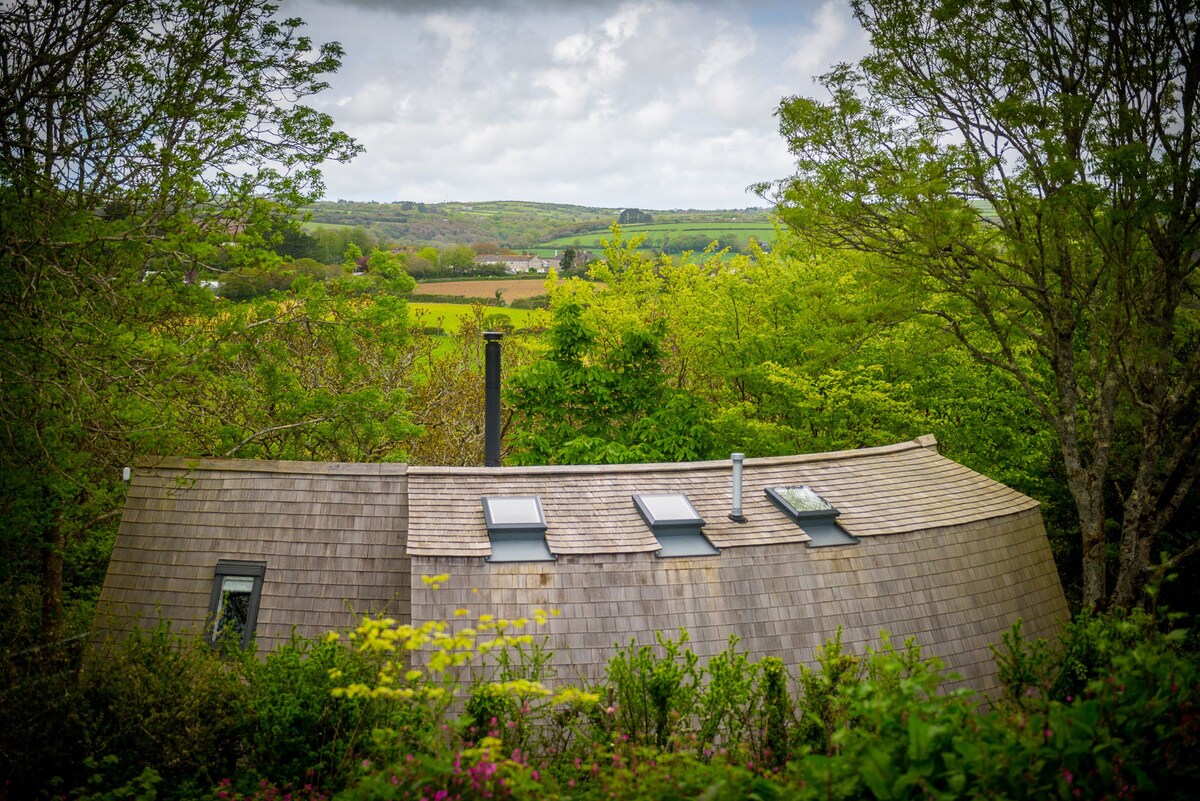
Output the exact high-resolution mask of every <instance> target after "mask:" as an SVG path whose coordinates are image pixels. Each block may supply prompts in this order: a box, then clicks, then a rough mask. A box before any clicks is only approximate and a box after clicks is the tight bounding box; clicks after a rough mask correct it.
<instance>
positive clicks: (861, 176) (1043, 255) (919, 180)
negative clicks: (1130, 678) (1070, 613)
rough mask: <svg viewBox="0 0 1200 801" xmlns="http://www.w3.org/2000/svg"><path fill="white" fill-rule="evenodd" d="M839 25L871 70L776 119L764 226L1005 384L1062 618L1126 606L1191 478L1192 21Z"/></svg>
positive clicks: (1194, 441)
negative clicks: (771, 198) (937, 326)
mask: <svg viewBox="0 0 1200 801" xmlns="http://www.w3.org/2000/svg"><path fill="white" fill-rule="evenodd" d="M854 9H855V14H856V16H857V17H858V20H859V21H860V22H861V24H862V25H863V26H864V27H865V29H866V30H867V32H868V33H869V34H870V36H871V41H872V45H873V47H874V52H873V53H872V54H871V55H870V56H868V57H867V58H865V59H863V60H862V61H861V62H859V63H858V64H857V65H841V66H838V67H837V68H835V69H834V70H833V71H832V72H830V73H829V74H827V75H825V76H823V78H822V83H823V85H824V86H825V88H826V89H827V90H828V91H829V93H830V99H829V100H828V101H827V102H818V101H815V100H811V99H808V98H803V97H791V98H787V99H785V100H784V101H783V103H782V105H781V107H780V111H779V115H780V120H781V123H780V129H781V132H782V134H783V136H784V137H785V138H786V139H787V141H788V144H789V147H790V148H791V150H792V152H793V153H794V154H795V156H796V159H797V172H796V175H795V176H794V177H792V178H790V179H787V180H784V181H781V182H780V183H779V184H777V185H776V188H777V194H776V195H775V198H776V199H777V200H778V202H779V204H780V211H781V213H782V214H783V216H784V218H785V220H786V221H787V222H788V223H789V224H790V225H791V226H792V227H793V228H795V230H796V231H798V232H799V233H800V234H801V235H803V236H805V237H808V238H810V239H813V240H816V241H818V242H821V243H826V244H831V245H834V246H837V247H845V248H852V249H857V250H862V251H867V252H871V253H876V254H880V255H882V256H883V257H885V260H886V261H885V263H886V264H888V265H889V266H890V267H891V268H892V270H893V272H892V274H893V275H894V277H896V278H897V279H898V280H899V281H901V282H905V283H909V284H919V285H921V286H922V287H924V288H925V289H928V290H930V291H931V295H930V296H929V297H930V300H929V302H928V303H927V304H926V305H925V306H924V307H923V310H924V311H926V312H928V313H930V314H932V315H934V316H935V317H936V318H937V319H939V320H940V321H941V323H942V324H943V325H944V327H945V328H946V329H947V330H948V331H950V332H952V333H953V334H954V335H955V336H956V337H957V338H958V340H959V341H960V342H961V344H962V345H963V346H964V347H965V348H966V349H967V350H968V351H969V352H970V353H971V354H972V355H973V357H974V358H976V359H978V360H979V361H981V362H983V363H986V364H988V365H991V366H993V367H995V368H997V369H1000V370H1003V371H1005V372H1006V373H1008V374H1009V375H1010V376H1012V378H1013V380H1015V381H1016V382H1017V383H1018V384H1019V385H1020V386H1021V388H1022V390H1023V392H1024V394H1025V396H1026V398H1027V399H1028V402H1029V403H1030V404H1031V406H1032V408H1033V409H1035V410H1036V412H1037V413H1038V414H1039V416H1040V417H1041V418H1042V419H1043V420H1044V421H1045V424H1046V425H1047V426H1048V427H1049V429H1050V430H1051V431H1052V432H1053V435H1054V438H1055V440H1056V443H1057V446H1058V448H1059V450H1060V453H1061V457H1062V463H1063V465H1064V469H1065V477H1066V484H1067V486H1068V488H1069V490H1070V494H1071V497H1072V499H1073V501H1074V504H1075V508H1076V511H1077V515H1078V520H1079V528H1080V532H1081V544H1082V568H1083V582H1082V583H1083V600H1084V602H1085V603H1086V604H1089V605H1101V604H1104V603H1106V602H1111V603H1113V604H1115V605H1118V606H1127V605H1129V604H1132V603H1133V602H1135V601H1136V600H1137V599H1138V598H1139V597H1140V592H1141V588H1142V586H1143V584H1144V582H1145V581H1146V578H1147V576H1148V571H1149V568H1150V564H1151V558H1152V556H1153V555H1154V554H1155V551H1156V548H1157V543H1159V542H1160V533H1162V532H1164V531H1171V532H1173V534H1174V536H1175V537H1176V538H1177V539H1178V538H1180V537H1183V538H1185V545H1184V546H1182V547H1179V548H1177V552H1176V553H1175V555H1174V556H1173V557H1172V558H1171V559H1170V560H1168V563H1167V564H1168V566H1170V565H1172V564H1175V563H1178V562H1179V561H1180V560H1181V559H1183V558H1185V557H1186V556H1188V555H1190V554H1193V553H1195V552H1196V551H1197V549H1200V542H1197V541H1196V537H1195V534H1196V532H1195V518H1194V517H1191V521H1190V522H1189V521H1188V517H1189V516H1190V515H1188V514H1186V513H1184V512H1181V510H1183V508H1184V504H1185V502H1186V500H1187V498H1188V497H1189V493H1190V492H1191V489H1192V487H1193V485H1194V483H1195V479H1196V474H1197V471H1198V470H1200V453H1198V448H1197V445H1198V443H1200V415H1198V414H1197V413H1196V410H1197V408H1200V396H1198V393H1200V315H1198V314H1197V311H1196V309H1197V306H1196V297H1197V289H1198V287H1197V278H1196V268H1197V264H1198V262H1197V259H1196V253H1197V252H1198V250H1200V217H1198V215H1197V201H1198V199H1200V170H1198V169H1197V165H1198V163H1200V148H1198V145H1197V135H1198V133H1200V123H1198V122H1197V112H1198V111H1200V107H1198V105H1197V98H1198V97H1200V91H1198V89H1200V48H1198V47H1196V42H1197V41H1198V40H1200V21H1198V17H1197V14H1196V9H1195V6H1194V4H1192V3H1187V2H1177V0H1147V2H1139V3H1125V2H1102V3H1096V2H1090V0H1089V1H1087V2H1084V1H1083V0H1049V1H1048V2H1032V1H1031V0H1011V1H1010V2H1003V3H994V2H986V1H985V0H961V1H960V2H953V3H950V2H941V0H919V1H918V2H911V1H910V0H903V1H901V0H856V1H855V2H854ZM761 189H762V191H763V192H764V193H767V192H769V191H770V189H769V188H768V187H762V188H761ZM1114 509H1116V510H1119V511H1118V512H1117V513H1116V517H1117V520H1116V525H1115V526H1114V532H1115V542H1113V543H1110V541H1109V536H1108V524H1107V521H1108V518H1109V516H1110V512H1112V511H1113V510H1114ZM1186 538H1190V540H1191V542H1190V544H1186ZM1110 544H1114V545H1115V546H1116V548H1115V550H1116V554H1117V555H1116V559H1115V562H1116V565H1115V567H1116V571H1115V572H1116V579H1115V583H1114V584H1110V583H1109V581H1108V572H1109V569H1110V567H1109V560H1108V553H1109V546H1110ZM1110 592H1111V595H1110Z"/></svg>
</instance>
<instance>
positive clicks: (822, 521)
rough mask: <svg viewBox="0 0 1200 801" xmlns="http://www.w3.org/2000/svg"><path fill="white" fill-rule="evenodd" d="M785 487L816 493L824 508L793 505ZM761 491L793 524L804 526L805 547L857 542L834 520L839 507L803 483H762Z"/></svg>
mask: <svg viewBox="0 0 1200 801" xmlns="http://www.w3.org/2000/svg"><path fill="white" fill-rule="evenodd" d="M789 490H799V491H802V492H805V493H808V494H811V495H813V496H815V497H816V499H817V500H819V501H820V502H821V503H823V504H825V506H826V507H827V508H824V509H797V508H796V507H795V506H794V505H793V504H792V502H791V501H790V500H788V497H787V494H785V493H788V491H789ZM763 491H764V493H765V494H766V496H767V498H768V499H769V500H770V501H771V503H773V504H774V505H775V506H776V507H777V508H778V509H779V510H780V511H781V512H783V513H784V514H785V515H787V516H788V517H790V518H791V519H792V522H794V523H795V524H796V525H798V526H800V528H802V529H803V530H804V533H805V534H807V535H808V537H809V541H808V547H809V548H832V547H837V546H840V545H857V544H858V538H857V537H855V536H854V535H853V534H851V533H850V532H848V531H846V530H845V529H844V528H842V527H841V525H840V524H839V523H838V522H837V518H838V517H839V516H840V515H841V511H840V510H838V508H837V507H836V506H834V505H833V504H832V503H830V502H829V500H828V499H827V498H825V497H824V496H822V495H821V493H819V492H817V491H816V490H815V489H814V488H812V487H810V486H809V485H807V484H797V485H790V486H780V487H766V488H764V490H763Z"/></svg>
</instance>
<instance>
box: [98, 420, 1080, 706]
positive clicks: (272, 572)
mask: <svg viewBox="0 0 1200 801" xmlns="http://www.w3.org/2000/svg"><path fill="white" fill-rule="evenodd" d="M440 574H447V575H449V577H450V578H449V580H448V581H447V582H446V584H445V585H444V586H442V587H441V588H440V589H431V588H430V587H429V586H428V584H427V583H425V582H423V581H422V576H432V575H440ZM459 608H466V609H469V610H471V611H472V613H473V614H474V615H478V614H480V613H484V612H490V613H492V614H495V615H497V616H500V617H509V618H518V617H523V616H524V617H528V616H530V615H531V612H532V610H534V609H535V608H541V609H546V610H550V609H555V610H559V615H558V616H556V617H552V618H551V619H550V621H549V622H548V624H547V625H545V626H543V627H541V628H539V629H538V631H539V633H544V634H545V635H547V636H548V637H549V643H548V646H549V647H550V648H552V649H554V650H555V653H556V657H555V664H556V665H557V666H558V670H559V678H560V680H563V681H574V680H578V679H595V678H597V677H599V676H601V675H602V670H603V666H604V664H605V662H606V661H607V659H608V657H609V656H610V655H611V654H612V652H613V646H614V644H617V643H620V644H627V643H629V641H630V640H631V639H636V640H637V641H638V642H639V643H651V642H653V641H654V634H655V632H659V631H661V632H664V633H668V634H674V633H677V632H678V631H679V630H680V629H681V628H683V629H686V630H687V631H688V634H689V636H690V646H691V647H692V648H693V650H694V651H696V653H697V654H699V655H700V656H701V658H705V657H708V656H711V655H712V654H715V653H718V652H720V651H721V650H723V649H724V648H725V647H726V645H727V643H728V639H729V636H730V635H731V634H736V635H737V636H738V637H740V638H741V645H740V647H742V648H744V649H745V650H747V651H748V652H749V653H751V654H752V655H754V656H755V657H761V656H765V655H776V656H780V657H782V658H783V659H784V661H785V663H787V664H789V665H793V666H794V665H796V664H798V663H806V664H812V663H813V662H814V659H815V650H816V648H817V647H818V646H820V645H822V644H824V643H825V642H826V641H827V640H828V639H830V638H831V637H833V636H834V635H835V634H836V633H837V631H838V629H839V628H840V629H841V631H842V641H843V643H844V644H845V645H846V646H847V647H848V649H850V650H851V651H855V652H861V651H862V650H864V649H865V648H867V647H870V646H875V645H877V644H878V643H879V635H880V632H881V631H886V632H888V633H889V634H890V636H891V637H892V639H893V641H896V642H900V641H903V640H904V639H905V638H908V637H913V638H915V639H916V641H917V642H918V643H919V644H920V645H921V647H922V649H923V652H924V653H925V654H926V655H935V656H937V657H939V658H941V659H942V660H943V661H944V662H945V663H946V665H947V667H948V669H949V670H951V671H953V672H956V673H958V674H960V675H961V677H962V679H961V681H962V683H963V684H965V685H967V686H970V687H972V688H973V689H976V690H978V691H981V692H985V693H986V692H989V691H993V690H994V689H995V688H996V686H997V679H996V668H995V665H994V661H993V656H992V653H991V651H990V648H989V646H991V645H992V644H996V643H999V642H1000V640H1001V635H1002V634H1003V633H1004V632H1005V631H1006V630H1007V629H1008V628H1009V627H1010V626H1011V625H1012V623H1013V621H1014V620H1016V619H1017V618H1020V619H1021V620H1022V621H1023V629H1024V631H1025V632H1026V634H1028V635H1029V636H1031V637H1047V638H1050V637H1053V636H1054V634H1055V633H1056V632H1057V631H1058V629H1059V626H1060V625H1061V624H1062V623H1063V622H1064V621H1065V620H1066V619H1067V617H1068V611H1067V604H1066V601H1065V599H1064V596H1063V591H1062V587H1061V584H1060V582H1059V578H1058V574H1057V572H1056V569H1055V565H1054V560H1053V558H1052V557H1051V552H1050V546H1049V543H1048V541H1047V537H1046V531H1045V528H1044V525H1043V522H1042V517H1041V512H1040V510H1039V508H1038V504H1037V502H1036V501H1034V500H1032V499H1031V498H1028V497H1026V496H1024V495H1022V494H1020V493H1018V492H1016V491H1014V490H1012V489H1010V488H1008V487H1005V486H1004V485H1002V484H999V483H997V482H995V481H992V480H991V479H989V478H987V477H985V476H983V475H980V474H979V473H976V472H974V471H972V470H970V469H968V468H966V467H964V466H962V465H960V464H957V463H956V462H954V461H952V460H950V459H947V458H945V457H944V456H942V455H940V454H939V453H938V450H937V443H936V442H935V441H934V439H933V437H931V436H926V437H920V438H918V439H916V440H913V441H910V442H901V443H897V444H894V445H888V446H883V447H875V448H863V449H859V450H851V451H838V452H833V453H821V454H805V455H797V456H787V457H773V458H755V459H742V458H741V455H740V454H734V455H733V457H732V458H731V459H729V460H720V461H706V462H693V463H680V464H636V465H601V466H590V465H589V466H545V467H418V466H409V465H403V464H346V463H312V462H273V461H251V460H232V459H182V458H158V459H150V460H145V461H142V462H141V463H139V464H138V465H137V466H136V467H135V469H134V471H133V476H132V480H131V483H130V484H129V488H128V495H127V500H126V504H125V509H124V514H123V517H122V522H121V526H120V530H119V533H118V535H117V540H116V543H115V546H114V549H113V554H112V559H111V562H110V565H109V568H108V574H107V577H106V579H105V583H104V588H103V591H102V593H101V596H100V602H99V609H98V614H97V621H96V624H95V629H94V637H95V638H98V639H103V638H106V637H112V636H119V635H120V633H121V632H122V631H124V630H126V629H128V628H129V627H131V626H135V625H146V624H151V623H154V622H156V621H158V620H160V619H166V620H168V621H170V624H171V625H172V626H173V627H175V628H176V629H178V630H181V631H184V630H190V631H195V632H198V633H202V634H203V635H204V636H208V637H210V638H211V637H220V636H234V637H239V638H242V639H243V641H246V642H249V641H250V640H251V639H252V638H253V640H254V641H255V642H256V643H257V647H258V648H259V649H260V651H262V650H264V649H266V650H269V649H271V648H273V647H274V646H275V645H277V644H279V643H280V642H282V641H284V640H286V639H287V638H288V637H289V636H290V635H291V633H292V631H293V630H294V631H295V632H297V633H298V634H300V635H303V636H319V635H321V634H323V633H324V632H326V631H329V630H331V629H344V628H347V627H350V626H353V625H354V624H355V623H356V622H357V621H358V620H359V619H360V617H361V615H363V614H387V615H389V616H392V617H395V618H397V619H399V620H401V621H413V622H417V623H419V622H421V621H425V620H431V619H448V618H452V617H453V615H454V610H456V609H459Z"/></svg>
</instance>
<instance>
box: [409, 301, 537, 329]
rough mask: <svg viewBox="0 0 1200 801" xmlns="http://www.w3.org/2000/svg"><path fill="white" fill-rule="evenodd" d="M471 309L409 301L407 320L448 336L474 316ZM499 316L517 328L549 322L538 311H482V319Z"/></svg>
mask: <svg viewBox="0 0 1200 801" xmlns="http://www.w3.org/2000/svg"><path fill="white" fill-rule="evenodd" d="M474 313H475V312H474V311H473V308H472V307H471V306H468V305H466V304H464V303H421V302H420V301H410V302H409V304H408V318H409V320H410V321H411V322H412V323H413V324H414V325H417V326H420V327H421V328H442V329H444V330H445V331H446V333H448V334H452V333H455V332H456V331H458V330H459V328H460V327H461V325H462V321H463V319H465V318H468V317H471V316H473V315H474ZM493 315H501V316H504V317H507V318H508V319H509V320H510V321H511V322H512V325H513V328H514V329H517V328H531V327H534V326H536V325H539V324H540V323H541V322H542V321H543V320H545V321H546V322H549V319H550V318H549V315H548V314H547V313H546V312H544V311H542V310H540V309H533V310H529V309H506V308H503V307H500V306H488V307H487V308H486V309H484V317H485V318H487V317H491V316H493Z"/></svg>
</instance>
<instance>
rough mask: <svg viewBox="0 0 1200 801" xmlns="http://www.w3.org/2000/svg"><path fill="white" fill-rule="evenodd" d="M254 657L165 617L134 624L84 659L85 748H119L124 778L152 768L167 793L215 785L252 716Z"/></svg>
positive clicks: (80, 730)
mask: <svg viewBox="0 0 1200 801" xmlns="http://www.w3.org/2000/svg"><path fill="white" fill-rule="evenodd" d="M250 659H252V657H251V656H250V655H249V653H243V652H238V651H226V652H224V653H221V652H217V651H214V650H213V649H212V648H211V647H209V645H208V644H207V643H205V642H203V641H201V640H200V639H199V638H194V637H184V636H181V635H178V634H174V633H172V632H171V631H170V629H169V627H168V626H167V624H166V623H165V622H164V623H160V624H159V625H157V626H156V627H154V628H152V629H141V628H135V629H133V631H132V632H130V634H129V636H128V638H127V639H125V640H124V641H121V642H114V643H110V644H109V645H107V646H105V647H104V648H102V649H100V650H99V651H98V652H96V653H94V654H92V655H91V656H90V657H89V658H88V659H87V660H86V661H85V664H84V667H83V670H82V672H81V675H80V678H79V685H78V689H77V692H78V700H77V705H76V708H75V713H76V714H75V717H74V727H75V729H76V732H77V736H78V738H79V744H80V747H81V749H82V752H83V754H84V755H86V756H93V757H95V756H100V755H109V754H115V755H118V756H119V757H120V765H121V766H122V767H123V768H124V770H125V771H126V772H127V775H123V776H120V778H121V779H122V780H128V779H131V778H132V777H133V775H134V774H136V773H137V772H138V771H141V770H142V769H143V768H146V767H149V768H153V769H154V770H155V771H156V772H157V773H158V774H159V775H161V776H162V779H163V786H164V788H167V790H166V791H167V793H168V794H172V793H178V794H179V795H180V796H186V795H187V794H188V793H189V792H190V791H191V790H190V789H189V788H192V789H196V788H200V789H199V790H198V791H202V790H203V789H207V788H209V787H212V786H214V785H215V784H216V783H217V782H218V781H219V780H220V779H221V778H222V777H224V776H228V775H229V774H230V773H231V772H232V771H233V770H234V769H235V767H236V765H237V759H238V756H239V754H240V752H241V748H242V743H243V741H244V738H245V736H246V734H247V733H248V731H249V729H250V726H251V723H252V720H253V717H252V715H253V710H252V704H251V702H250V697H249V691H248V685H247V683H246V681H245V668H246V666H247V664H248V660H250ZM64 767H69V766H64Z"/></svg>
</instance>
